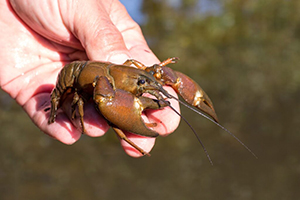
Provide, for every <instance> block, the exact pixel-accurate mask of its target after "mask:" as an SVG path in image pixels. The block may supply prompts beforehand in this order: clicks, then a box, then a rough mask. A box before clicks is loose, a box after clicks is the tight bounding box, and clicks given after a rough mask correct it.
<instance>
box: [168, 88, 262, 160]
mask: <svg viewBox="0 0 300 200" xmlns="http://www.w3.org/2000/svg"><path fill="white" fill-rule="evenodd" d="M165 92H166V91H164V92H163V94H164V95H166V96H167V97H168V98H172V99H175V100H177V101H178V102H179V103H180V104H182V105H184V106H185V107H187V108H189V109H190V110H192V111H194V112H195V113H197V114H199V115H201V116H202V117H204V118H206V119H208V120H209V121H211V122H212V123H214V124H216V125H217V126H218V127H220V128H221V129H223V130H224V131H226V132H227V133H229V134H230V135H231V136H232V137H233V138H234V139H235V140H237V141H238V142H239V143H240V144H241V145H242V146H243V147H244V148H245V149H247V150H248V151H249V152H250V153H251V154H252V155H253V156H254V157H255V158H256V159H257V158H258V157H257V156H256V155H255V154H254V153H253V151H251V149H250V148H249V147H248V146H247V145H245V144H244V143H243V142H242V141H241V140H240V139H239V138H238V137H236V136H235V135H234V134H233V133H231V132H230V131H229V130H228V129H226V128H225V127H224V126H222V125H221V124H219V123H218V122H216V121H214V120H213V119H211V118H210V117H208V116H207V115H205V114H204V113H202V112H201V111H199V110H197V109H195V108H194V107H192V106H190V105H188V104H186V103H185V102H183V101H181V100H180V99H178V98H176V97H174V96H173V95H171V94H169V93H167V92H166V93H167V94H165ZM170 107H171V106H170ZM171 108H172V107H171ZM172 110H174V111H175V112H176V113H178V112H177V111H176V110H175V109H174V108H172ZM181 117H182V116H181ZM182 119H184V118H183V117H182ZM184 121H186V120H185V119H184ZM189 126H190V125H189ZM190 127H191V126H190ZM191 129H192V130H193V128H192V127H191ZM195 135H196V136H197V138H198V135H197V134H195ZM198 140H199V139H198ZM200 143H201V144H202V142H200ZM202 146H203V145H202ZM204 151H206V150H205V149H204Z"/></svg>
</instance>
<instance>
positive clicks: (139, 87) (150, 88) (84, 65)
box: [48, 58, 252, 160]
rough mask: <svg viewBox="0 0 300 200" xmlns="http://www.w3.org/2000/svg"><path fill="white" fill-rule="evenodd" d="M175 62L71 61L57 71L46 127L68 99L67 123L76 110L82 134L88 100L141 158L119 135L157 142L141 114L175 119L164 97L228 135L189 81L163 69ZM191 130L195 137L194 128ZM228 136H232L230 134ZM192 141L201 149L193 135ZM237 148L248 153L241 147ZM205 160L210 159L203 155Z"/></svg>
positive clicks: (209, 103)
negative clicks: (154, 112)
mask: <svg viewBox="0 0 300 200" xmlns="http://www.w3.org/2000/svg"><path fill="white" fill-rule="evenodd" d="M177 60H178V58H169V59H167V60H165V61H163V62H161V63H159V64H155V65H153V66H150V67H146V66H145V65H144V64H142V63H140V62H138V61H136V60H133V59H130V60H127V61H126V62H125V63H123V64H122V65H117V64H113V63H110V62H98V61H74V62H71V63H69V64H67V65H66V66H65V67H64V68H63V69H62V70H61V72H60V73H59V75H58V77H57V83H56V86H55V88H54V89H53V91H52V93H51V110H50V117H49V121H48V123H49V124H51V123H53V122H54V121H55V118H56V113H57V109H59V108H60V107H61V106H62V104H63V102H64V101H65V100H66V98H67V96H69V95H73V101H72V103H71V105H70V107H71V111H72V118H73V119H74V118H75V115H76V111H78V113H79V117H80V123H81V127H82V132H83V133H84V132H85V128H84V123H83V120H84V111H83V110H84V109H83V106H84V103H85V102H87V101H88V100H90V99H91V98H92V99H93V100H94V102H95V107H96V110H97V111H99V113H101V114H102V116H103V117H104V118H105V119H106V120H107V122H108V124H109V125H110V126H111V127H112V128H113V130H114V131H115V132H116V133H117V135H118V136H119V137H120V138H122V139H123V140H125V141H126V142H128V143H129V144H130V145H131V146H132V147H134V148H135V149H137V150H138V151H139V152H140V153H142V154H143V155H145V154H148V153H147V152H145V151H144V150H143V149H141V148H140V147H138V146H137V145H136V144H135V143H133V142H132V141H130V140H129V139H128V138H127V137H126V135H125V134H124V132H123V131H128V132H132V133H134V134H138V135H142V136H148V137H157V136H158V133H157V132H155V131H154V130H153V129H151V127H154V126H156V124H155V123H145V122H144V121H143V119H142V117H141V115H142V112H143V111H144V110H146V109H161V108H164V107H166V106H169V107H170V108H171V109H173V110H174V112H176V113H177V114H178V115H180V114H179V113H178V112H177V111H176V110H175V109H174V108H173V107H172V106H171V105H170V103H169V102H168V101H167V100H166V99H168V98H169V99H176V100H177V101H179V102H180V103H181V104H183V105H185V106H187V107H188V108H190V109H192V110H193V111H195V112H197V113H198V114H200V115H202V116H204V117H205V118H207V119H209V120H210V121H212V122H213V123H215V124H217V125H218V126H220V127H221V128H222V129H224V130H225V131H227V132H228V133H230V132H229V131H228V130H227V129H225V128H224V127H223V126H221V125H220V124H219V123H218V118H217V115H216V113H215V110H214V107H213V104H212V102H211V100H210V99H209V97H208V96H207V94H206V93H205V92H204V91H203V90H202V88H201V87H200V86H199V85H198V84H197V83H196V82H194V81H193V80H192V79H191V78H189V77H188V76H186V75H184V74H183V73H180V72H177V71H173V70H172V69H171V68H169V67H167V66H166V65H168V64H170V63H175V62H177ZM132 65H133V66H135V67H136V68H134V67H133V66H132ZM164 85H168V86H171V87H172V88H173V89H174V90H175V91H176V92H177V93H178V94H179V95H180V96H181V97H182V98H183V99H184V101H181V100H180V99H178V98H176V97H174V96H172V95H170V94H169V93H168V92H167V91H166V90H164V89H163V86H164ZM145 93H148V94H151V95H152V96H153V97H155V98H149V97H145V96H142V95H143V94H145ZM124 113H126V115H124ZM180 116H181V115H180ZM181 117H182V116H181ZM182 118H183V117H182ZM183 119H184V118H183ZM184 120H185V119H184ZM185 121H186V120H185ZM188 125H189V124H188ZM189 126H190V125H189ZM190 127H191V126H190ZM191 128H192V127H191ZM192 130H193V132H194V133H195V131H194V129H193V128H192ZM230 134H231V135H233V134H232V133H230ZM196 136H197V135H196ZM233 137H235V136H234V135H233ZM197 138H198V140H199V142H200V143H201V145H202V146H203V144H202V142H201V140H200V139H199V137H198V136H197ZM235 138H236V137H235ZM236 139H237V138H236ZM237 140H238V139H237ZM238 141H239V140H238ZM239 142H240V141H239ZM240 143H241V144H242V145H243V146H244V147H245V148H247V149H248V147H246V146H245V145H244V144H243V143H242V142H240ZM203 148H204V146H203ZM204 150H205V148H204ZM248 150H249V149H248ZM249 151H250V150H249ZM205 152H206V150H205ZM250 152H251V151H250ZM251 153H252V152H251ZM206 155H207V157H208V158H209V156H208V153H207V152H206ZM209 160H210V158H209Z"/></svg>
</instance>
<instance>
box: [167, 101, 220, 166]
mask: <svg viewBox="0 0 300 200" xmlns="http://www.w3.org/2000/svg"><path fill="white" fill-rule="evenodd" d="M162 101H163V102H165V103H166V104H169V107H170V108H171V109H172V110H173V111H174V112H175V113H176V114H177V115H179V116H180V117H181V118H182V119H183V120H184V121H185V123H186V124H187V125H188V126H189V127H190V129H191V130H192V131H193V133H194V135H195V136H196V138H197V140H198V142H199V143H200V144H201V146H202V148H203V150H204V153H205V154H206V156H207V158H208V160H209V162H210V164H211V165H214V163H213V162H212V160H211V158H210V156H209V154H208V151H207V150H206V148H205V146H204V144H203V142H202V141H201V139H200V137H199V136H198V134H197V132H196V131H195V129H194V128H193V127H192V125H191V124H190V123H189V122H188V121H187V119H185V117H183V116H182V115H181V114H180V113H179V112H178V111H177V110H176V109H175V108H173V106H171V104H170V103H169V102H168V101H166V100H164V99H163V100H162Z"/></svg>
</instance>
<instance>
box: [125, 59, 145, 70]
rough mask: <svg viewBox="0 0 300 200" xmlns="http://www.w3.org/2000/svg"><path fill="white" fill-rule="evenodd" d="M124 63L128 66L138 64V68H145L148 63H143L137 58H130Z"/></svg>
mask: <svg viewBox="0 0 300 200" xmlns="http://www.w3.org/2000/svg"><path fill="white" fill-rule="evenodd" d="M123 65H126V66H130V65H134V66H136V68H138V69H143V70H144V69H146V68H147V66H146V65H144V64H143V63H141V62H139V61H137V60H134V59H128V60H126V61H125V62H124V63H123Z"/></svg>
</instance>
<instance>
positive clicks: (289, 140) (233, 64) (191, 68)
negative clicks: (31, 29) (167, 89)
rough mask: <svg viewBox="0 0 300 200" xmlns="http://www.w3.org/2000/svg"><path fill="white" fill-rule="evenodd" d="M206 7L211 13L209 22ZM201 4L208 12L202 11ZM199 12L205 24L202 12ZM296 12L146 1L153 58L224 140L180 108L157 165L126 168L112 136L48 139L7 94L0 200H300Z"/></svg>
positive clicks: (267, 2) (133, 162) (248, 2)
mask: <svg viewBox="0 0 300 200" xmlns="http://www.w3.org/2000/svg"><path fill="white" fill-rule="evenodd" d="M199 2H202V3H201V4H200V5H202V6H204V5H205V2H206V3H207V2H210V3H212V4H214V5H215V6H216V7H214V8H215V9H214V10H209V9H208V10H205V9H204V11H205V12H204V11H203V7H201V6H200V7H199ZM203 2H204V3H203ZM200 10H201V12H200ZM299 10H300V1H293V0H263V1H258V0H224V1H221V0H201V1H197V0H182V1H180V0H168V1H158V0H152V1H149V0H147V1H144V4H143V12H144V14H145V15H146V18H147V21H146V22H145V23H144V24H143V25H142V30H143V33H144V35H145V37H146V39H147V41H148V43H149V46H150V47H151V49H152V50H153V51H154V53H155V54H156V55H157V56H158V57H159V58H160V59H161V60H164V59H166V58H168V57H173V56H176V57H180V59H181V60H180V62H178V63H177V64H174V65H172V66H171V67H173V68H174V69H176V70H179V71H182V72H184V73H186V74H188V75H189V76H190V77H192V78H193V79H194V80H196V82H198V83H199V84H200V85H201V86H202V87H203V88H204V90H205V91H206V92H207V93H208V95H209V96H210V97H211V99H212V101H213V102H214V106H215V108H216V111H217V114H218V116H219V119H220V121H221V124H222V125H224V126H225V127H227V128H228V129H229V130H231V131H232V132H233V133H234V134H236V135H237V136H238V137H239V138H240V139H241V140H242V141H243V142H245V143H246V144H247V145H248V146H249V147H250V148H251V149H252V150H253V151H254V152H255V153H256V154H257V155H258V157H259V159H257V160H256V159H255V158H253V157H252V156H251V154H250V153H248V152H247V151H246V150H244V149H243V147H242V146H241V145H240V144H239V143H238V142H237V141H235V140H234V139H233V138H232V137H230V136H229V135H228V134H227V133H225V132H224V131H222V130H221V129H219V128H218V127H215V126H214V125H213V124H212V123H210V122H208V121H207V120H204V119H203V118H201V117H199V116H197V115H196V114H194V113H192V112H191V111H188V110H186V109H184V108H183V111H182V113H183V115H184V116H186V118H188V120H189V121H190V123H191V124H192V125H193V126H194V128H195V129H196V130H197V132H198V134H199V135H200V137H201V139H202V140H203V142H204V144H205V146H206V148H207V149H208V152H209V153H210V156H211V157H212V159H213V161H214V163H215V166H213V167H212V166H210V164H209V162H208V160H207V159H206V157H205V154H204V153H203V152H202V150H201V146H200V145H199V144H198V143H197V141H196V139H195V138H194V136H193V135H192V132H191V131H190V129H189V128H188V126H186V125H184V124H183V123H182V124H181V126H180V127H179V128H178V130H177V131H176V132H175V133H174V134H171V135H170V136H168V137H166V138H158V140H157V143H156V146H155V148H154V149H153V151H152V157H150V158H141V159H133V158H130V157H128V156H126V155H125V154H124V153H123V152H122V150H121V148H120V146H119V144H118V142H117V140H116V138H115V137H114V136H113V134H112V132H110V133H108V134H107V135H106V136H104V137H101V138H88V137H84V136H83V137H82V138H81V139H80V140H79V141H78V142H77V143H76V144H74V145H72V146H67V145H63V144H61V143H59V142H57V141H55V140H53V139H52V138H49V137H48V136H46V135H44V134H43V133H41V132H40V131H39V130H38V129H37V128H36V127H35V126H34V125H33V124H32V123H31V122H30V119H28V117H27V116H26V114H25V113H24V112H23V111H22V109H21V108H20V107H19V106H18V105H16V104H15V103H14V102H13V101H11V99H10V98H9V97H8V96H7V95H6V94H4V93H3V92H2V91H0V103H1V105H0V150H1V151H0V152H1V153H0V199H4V200H5V199H21V198H23V199H32V200H34V199H121V198H122V199H131V200H132V199H175V200H176V199H222V200H226V199H230V200H234V199H236V200H250V199H251V200H252V199H253V200H254V199H255V200H258V199H263V200H265V199H272V200H276V199H278V200H279V199H280V200H282V199H297V198H298V197H299V196H300V192H299V189H298V187H299V185H300V170H299V169H300V158H299V152H300V145H299V143H300V134H299V113H300V106H299V105H300V104H299V102H300V68H299V63H300V56H299V54H300V15H299V14H298V11H299Z"/></svg>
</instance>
